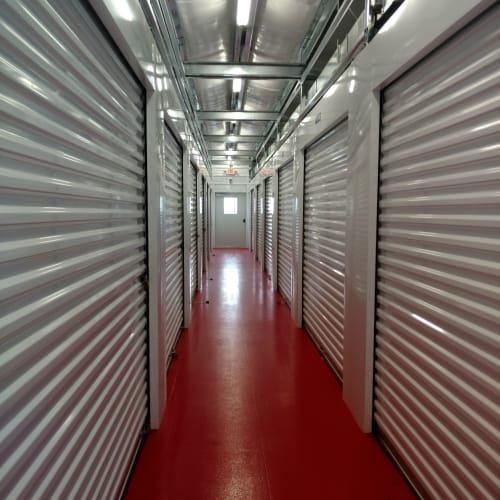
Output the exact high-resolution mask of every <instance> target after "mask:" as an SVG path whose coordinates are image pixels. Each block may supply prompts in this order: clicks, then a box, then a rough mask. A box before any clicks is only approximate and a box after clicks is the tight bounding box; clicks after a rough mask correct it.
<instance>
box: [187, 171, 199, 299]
mask: <svg viewBox="0 0 500 500" xmlns="http://www.w3.org/2000/svg"><path fill="white" fill-rule="evenodd" d="M197 179H198V170H197V169H196V167H195V166H194V165H191V179H190V183H191V187H190V189H191V195H190V201H189V204H190V214H191V221H190V230H189V233H190V241H191V253H190V257H189V276H190V280H191V299H192V298H193V297H194V296H195V294H196V290H197V289H198V212H197V210H198V205H197V201H198V195H197V187H198V184H197Z"/></svg>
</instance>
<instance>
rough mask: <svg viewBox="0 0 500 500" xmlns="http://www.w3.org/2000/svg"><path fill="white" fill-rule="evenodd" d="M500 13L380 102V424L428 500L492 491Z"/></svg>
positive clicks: (499, 375) (499, 359) (498, 336)
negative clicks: (381, 105)
mask: <svg viewBox="0 0 500 500" xmlns="http://www.w3.org/2000/svg"><path fill="white" fill-rule="evenodd" d="M499 41H500V7H498V6H497V7H496V8H495V9H493V10H492V11H490V12H489V13H488V14H487V15H486V16H485V17H482V18H481V19H480V20H478V21H476V22H475V23H473V24H472V25H470V26H469V27H468V28H466V29H465V30H464V31H462V32H460V33H459V34H458V35H457V36H455V37H454V38H452V39H451V40H450V41H449V42H447V43H446V44H445V45H443V46H442V47H440V48H439V49H437V50H436V51H435V52H434V53H433V54H432V55H431V56H429V57H428V58H426V59H425V60H423V61H422V62H421V63H420V64H418V65H417V66H416V67H415V68H413V69H412V70H410V71H409V72H408V73H406V74H405V75H404V76H403V77H402V78H401V79H400V80H398V81H397V82H395V83H394V84H393V85H391V86H390V87H388V88H387V89H386V90H385V92H384V95H383V115H382V129H381V130H382V132H381V133H382V141H381V151H382V154H381V163H380V199H379V210H380V213H379V241H378V246H379V247H378V278H377V287H378V291H377V302H378V304H377V326H376V363H375V421H376V424H377V426H378V430H379V432H380V433H381V434H382V436H383V438H384V440H385V441H386V442H387V443H388V445H389V447H390V449H391V450H392V451H393V453H394V454H395V455H396V456H397V457H398V459H399V460H400V462H401V463H403V464H404V468H405V469H406V471H407V472H408V474H409V476H410V477H411V478H412V479H413V480H414V481H415V482H416V483H417V484H418V485H419V486H420V487H421V488H422V490H423V493H424V494H425V496H428V497H429V498H431V497H432V498H490V499H494V498H495V499H497V498H499V494H500V475H499V471H500V437H499V432H500V310H499V304H500V121H499V116H500V85H499V83H498V82H499V79H500V69H499V68H500V50H499Z"/></svg>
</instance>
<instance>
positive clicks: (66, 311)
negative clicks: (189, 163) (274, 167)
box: [0, 0, 147, 499]
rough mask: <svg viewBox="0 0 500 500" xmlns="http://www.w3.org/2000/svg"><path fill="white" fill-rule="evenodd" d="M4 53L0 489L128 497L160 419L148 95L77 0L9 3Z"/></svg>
mask: <svg viewBox="0 0 500 500" xmlns="http://www.w3.org/2000/svg"><path fill="white" fill-rule="evenodd" d="M49 34H50V36H49ZM0 58H1V59H0V72H1V76H0V79H1V81H2V84H1V95H0V110H1V111H0V151H1V153H0V186H1V187H0V213H1V214H2V216H1V218H0V233H1V237H0V269H1V280H0V310H1V314H0V339H1V344H2V347H1V358H0V379H1V380H2V392H1V396H0V398H1V401H0V406H1V413H2V417H1V424H0V425H1V430H0V436H1V438H0V440H1V442H2V444H1V446H2V453H1V456H2V472H1V475H0V497H1V498H2V499H19V498H51V499H58V498H61V499H86V498H117V497H118V496H119V493H120V490H121V488H122V486H123V482H124V480H125V476H126V473H127V470H128V468H129V466H130V465H131V461H132V459H133V456H134V454H135V450H136V449H137V446H138V444H139V441H140V436H141V431H142V429H143V426H144V424H145V418H146V414H147V384H146V367H147V364H146V363H147V361H146V346H147V334H146V294H145V288H144V285H143V282H144V280H145V278H146V239H145V238H146V236H145V235H146V228H145V201H146V200H145V148H144V121H145V120H144V118H145V117H144V106H145V100H144V92H143V89H142V87H141V86H140V85H139V83H138V82H137V81H136V80H135V78H134V76H133V75H132V73H131V70H130V69H129V68H128V66H127V65H126V64H125V63H124V61H123V59H122V58H121V55H120V54H119V53H118V52H117V49H116V47H115V46H114V45H113V44H112V43H111V42H110V40H109V38H108V36H107V34H106V33H105V32H103V28H102V26H101V24H100V23H99V21H98V20H97V19H96V17H95V14H94V13H93V11H91V10H90V9H89V8H88V7H87V5H86V3H82V2H80V1H76V0H75V1H73V0H59V1H55V0H54V1H51V2H50V3H47V2H41V3H39V2H2V7H1V9H0Z"/></svg>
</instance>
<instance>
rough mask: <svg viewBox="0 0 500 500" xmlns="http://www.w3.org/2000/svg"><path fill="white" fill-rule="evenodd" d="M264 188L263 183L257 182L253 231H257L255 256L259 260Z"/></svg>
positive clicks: (260, 257)
mask: <svg viewBox="0 0 500 500" xmlns="http://www.w3.org/2000/svg"><path fill="white" fill-rule="evenodd" d="M263 189H264V185H263V184H259V185H258V186H257V190H256V195H257V217H256V227H255V231H256V232H257V249H256V250H257V251H256V254H255V255H256V258H257V260H259V262H260V261H261V259H262V254H263V246H264V241H263V232H264V227H263V226H264V200H263V194H262V190H263Z"/></svg>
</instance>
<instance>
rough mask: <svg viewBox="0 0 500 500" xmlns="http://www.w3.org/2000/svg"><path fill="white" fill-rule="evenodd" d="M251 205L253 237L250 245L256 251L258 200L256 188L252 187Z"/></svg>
mask: <svg viewBox="0 0 500 500" xmlns="http://www.w3.org/2000/svg"><path fill="white" fill-rule="evenodd" d="M250 200H251V204H252V205H251V207H250V218H251V231H250V234H251V237H250V245H251V250H252V252H255V237H256V233H255V231H256V224H257V221H256V217H257V202H256V190H255V189H252V191H251V198H250Z"/></svg>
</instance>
